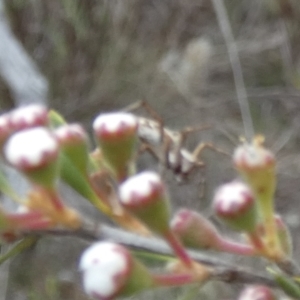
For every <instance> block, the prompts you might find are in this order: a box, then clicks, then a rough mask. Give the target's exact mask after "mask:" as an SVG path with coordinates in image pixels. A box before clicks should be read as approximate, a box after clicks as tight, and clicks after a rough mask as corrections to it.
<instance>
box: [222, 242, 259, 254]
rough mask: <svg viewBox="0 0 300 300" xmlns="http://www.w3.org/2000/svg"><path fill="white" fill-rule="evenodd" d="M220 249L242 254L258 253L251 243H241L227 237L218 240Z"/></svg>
mask: <svg viewBox="0 0 300 300" xmlns="http://www.w3.org/2000/svg"><path fill="white" fill-rule="evenodd" d="M217 247H218V250H220V251H223V252H229V253H234V254H240V255H256V254H257V251H256V249H255V248H254V247H252V246H250V245H245V244H240V243H237V242H233V241H230V240H227V239H223V238H220V240H219V241H218V245H217Z"/></svg>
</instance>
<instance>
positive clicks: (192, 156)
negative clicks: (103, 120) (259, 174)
mask: <svg viewBox="0 0 300 300" xmlns="http://www.w3.org/2000/svg"><path fill="white" fill-rule="evenodd" d="M140 107H142V108H144V109H145V110H146V111H147V112H148V113H149V114H150V115H151V116H152V118H145V117H139V116H137V118H138V136H139V139H140V140H141V141H142V142H143V146H142V149H141V152H143V151H148V152H150V153H151V154H152V155H153V156H154V157H155V158H156V159H157V160H158V161H159V162H160V163H161V167H163V168H167V169H169V170H171V171H172V172H173V173H174V174H175V176H176V179H177V181H178V182H183V181H184V180H186V179H187V178H188V177H189V175H190V174H191V172H192V171H193V170H195V169H197V168H202V167H204V166H205V163H204V162H203V161H202V160H201V159H200V158H199V157H200V155H201V153H202V151H203V150H204V149H206V148H209V149H212V150H214V151H216V152H218V153H222V154H225V155H228V153H226V152H225V151H223V150H221V149H218V148H216V147H215V146H214V145H213V144H211V143H203V142H200V143H199V144H198V145H197V146H196V148H195V149H194V150H193V151H189V150H187V149H186V148H184V142H185V140H186V138H187V136H188V135H189V134H190V133H193V132H196V131H201V130H205V129H208V128H210V126H201V127H200V126H198V127H186V128H184V129H182V130H180V131H175V130H171V129H169V128H166V127H164V126H163V121H162V119H161V118H160V117H159V115H158V114H157V113H156V112H155V110H154V109H153V108H152V107H151V106H150V105H149V104H147V103H146V102H145V101H139V102H136V103H133V104H132V105H130V106H128V107H127V108H125V109H124V110H125V111H134V110H137V109H138V108H140Z"/></svg>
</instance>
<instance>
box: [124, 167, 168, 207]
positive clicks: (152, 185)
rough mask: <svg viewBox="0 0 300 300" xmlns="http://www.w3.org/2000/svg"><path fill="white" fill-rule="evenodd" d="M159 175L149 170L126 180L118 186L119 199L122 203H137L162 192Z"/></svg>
mask: <svg viewBox="0 0 300 300" xmlns="http://www.w3.org/2000/svg"><path fill="white" fill-rule="evenodd" d="M163 189H164V187H163V183H162V181H161V179H160V177H159V176H158V175H157V174H156V173H154V172H151V171H145V172H143V173H140V174H137V175H135V176H132V177H130V178H129V179H128V180H126V181H125V182H124V183H123V184H122V185H121V187H120V199H121V202H122V203H123V204H125V205H126V204H128V205H130V204H133V205H134V204H137V205H138V203H139V202H144V201H147V199H149V198H150V199H152V198H153V197H155V196H157V195H158V193H161V192H163Z"/></svg>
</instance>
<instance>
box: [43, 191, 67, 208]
mask: <svg viewBox="0 0 300 300" xmlns="http://www.w3.org/2000/svg"><path fill="white" fill-rule="evenodd" d="M45 192H46V193H47V194H48V196H49V197H50V200H51V201H52V204H53V206H54V207H55V208H56V210H58V211H62V210H63V209H64V205H63V202H62V201H61V199H60V197H59V195H58V193H57V192H56V190H55V189H47V190H45Z"/></svg>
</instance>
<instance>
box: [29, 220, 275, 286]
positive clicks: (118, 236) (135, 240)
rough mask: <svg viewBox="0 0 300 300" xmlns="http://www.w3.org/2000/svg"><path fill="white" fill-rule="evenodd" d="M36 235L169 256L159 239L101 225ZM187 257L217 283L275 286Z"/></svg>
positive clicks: (205, 258) (213, 261)
mask: <svg viewBox="0 0 300 300" xmlns="http://www.w3.org/2000/svg"><path fill="white" fill-rule="evenodd" d="M31 234H32V233H27V235H31ZM37 234H39V235H41V236H44V235H53V236H73V237H76V238H80V239H83V240H85V241H87V242H93V241H98V240H110V241H113V242H116V243H119V244H122V245H124V246H126V247H128V248H130V249H133V250H143V251H147V252H152V253H156V254H160V255H166V256H173V252H172V250H171V248H170V247H169V246H168V245H167V243H166V242H164V241H163V240H161V239H158V238H153V237H144V236H140V235H137V234H134V233H131V232H126V231H124V230H122V229H117V228H113V227H110V226H107V225H103V224H98V225H95V224H92V223H86V224H85V225H83V227H82V228H81V229H79V230H77V231H71V230H64V229H63V230H61V229H54V230H47V231H39V232H38V233H37ZM189 254H190V255H191V257H192V258H193V259H194V260H195V261H198V262H200V263H203V264H205V265H209V266H211V267H213V269H214V275H213V278H212V279H215V280H221V281H224V282H227V283H247V284H264V285H268V286H270V287H275V286H276V283H275V281H273V280H272V279H270V278H269V277H267V276H266V275H260V274H257V273H254V272H252V271H250V270H247V269H245V268H238V267H236V266H234V265H232V264H230V263H226V262H224V261H223V260H221V259H218V258H216V257H213V256H211V255H208V254H203V253H201V252H199V251H189Z"/></svg>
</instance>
